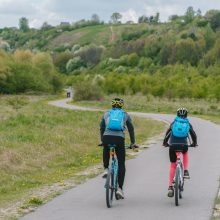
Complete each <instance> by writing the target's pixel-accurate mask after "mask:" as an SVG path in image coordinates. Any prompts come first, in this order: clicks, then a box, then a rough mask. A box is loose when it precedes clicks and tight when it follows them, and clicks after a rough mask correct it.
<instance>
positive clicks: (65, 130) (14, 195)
mask: <svg viewBox="0 0 220 220" xmlns="http://www.w3.org/2000/svg"><path fill="white" fill-rule="evenodd" d="M9 100H10V101H9ZM13 100H14V101H13ZM16 103H20V104H16ZM0 106H1V110H0V118H1V124H0V182H1V185H0V207H3V206H5V205H8V204H10V203H11V202H15V201H17V200H19V199H20V198H22V197H23V196H24V195H26V194H27V193H28V192H30V191H31V190H33V189H38V188H40V187H43V186H45V185H50V184H53V183H57V182H62V181H63V180H67V179H69V178H72V177H74V176H75V175H76V174H77V173H78V172H79V171H82V170H84V169H86V168H88V167H89V166H91V165H95V164H100V163H101V161H102V152H101V150H100V148H99V147H97V144H98V143H99V121H100V119H101V116H102V113H100V112H81V111H73V110H67V109H62V108H58V107H54V106H50V105H47V104H46V101H45V97H34V96H32V97H27V96H1V98H0ZM14 106H19V107H16V108H15V107H14ZM8 112H9V113H8ZM134 125H135V128H136V139H137V143H142V142H143V141H144V140H146V139H147V138H148V137H151V136H153V135H155V134H158V133H160V132H161V131H162V130H163V129H164V125H163V124H162V123H159V122H155V121H152V120H143V119H139V118H134ZM127 136H128V135H127ZM38 202H39V201H38Z"/></svg>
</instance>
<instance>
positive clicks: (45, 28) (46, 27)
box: [41, 21, 52, 30]
mask: <svg viewBox="0 0 220 220" xmlns="http://www.w3.org/2000/svg"><path fill="white" fill-rule="evenodd" d="M50 28H52V25H50V24H48V23H47V22H46V21H45V22H44V23H43V24H42V26H41V30H49V29H50Z"/></svg>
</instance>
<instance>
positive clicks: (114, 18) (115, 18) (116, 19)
mask: <svg viewBox="0 0 220 220" xmlns="http://www.w3.org/2000/svg"><path fill="white" fill-rule="evenodd" d="M121 18H122V15H121V14H120V13H118V12H114V13H113V14H112V16H111V20H112V22H113V23H114V24H117V23H119V20H120V19H121Z"/></svg>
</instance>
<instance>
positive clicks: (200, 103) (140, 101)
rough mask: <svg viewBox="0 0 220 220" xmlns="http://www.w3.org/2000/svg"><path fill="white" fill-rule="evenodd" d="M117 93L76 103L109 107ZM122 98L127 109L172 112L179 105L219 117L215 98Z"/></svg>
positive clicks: (190, 112) (192, 112)
mask: <svg viewBox="0 0 220 220" xmlns="http://www.w3.org/2000/svg"><path fill="white" fill-rule="evenodd" d="M114 97H117V95H111V96H105V98H104V99H103V100H101V101H98V102H97V101H80V102H75V103H76V104H79V105H83V106H96V107H100V108H110V106H111V99H112V98H114ZM119 97H121V98H123V99H124V103H125V105H124V107H125V108H126V110H128V111H139V112H153V113H172V114H176V110H177V109H178V108H180V107H186V108H187V109H188V110H189V115H198V116H199V115H207V116H212V117H213V119H216V120H217V119H218V118H220V102H217V101H216V100H210V101H206V100H198V99H167V98H157V97H153V96H143V95H133V96H132V95H130V96H129V95H121V96H119Z"/></svg>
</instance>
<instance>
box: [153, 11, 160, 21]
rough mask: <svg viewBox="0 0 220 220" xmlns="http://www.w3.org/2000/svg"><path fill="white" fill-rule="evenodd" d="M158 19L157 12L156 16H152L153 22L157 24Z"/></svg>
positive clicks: (158, 14)
mask: <svg viewBox="0 0 220 220" xmlns="http://www.w3.org/2000/svg"><path fill="white" fill-rule="evenodd" d="M159 17H160V13H159V12H157V13H156V15H155V16H154V19H153V22H154V23H158V22H159Z"/></svg>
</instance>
